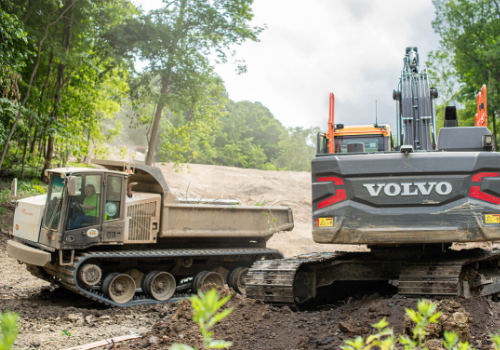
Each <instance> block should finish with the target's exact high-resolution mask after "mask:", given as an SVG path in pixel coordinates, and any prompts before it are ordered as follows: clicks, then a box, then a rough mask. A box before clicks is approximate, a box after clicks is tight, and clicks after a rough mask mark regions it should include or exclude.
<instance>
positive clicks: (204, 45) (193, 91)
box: [115, 0, 262, 164]
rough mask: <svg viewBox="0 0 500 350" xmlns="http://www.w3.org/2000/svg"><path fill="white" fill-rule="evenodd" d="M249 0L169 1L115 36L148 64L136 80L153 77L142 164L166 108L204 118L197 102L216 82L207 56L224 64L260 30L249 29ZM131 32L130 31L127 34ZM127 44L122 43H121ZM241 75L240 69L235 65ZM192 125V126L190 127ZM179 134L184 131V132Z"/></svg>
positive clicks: (152, 150)
mask: <svg viewBox="0 0 500 350" xmlns="http://www.w3.org/2000/svg"><path fill="white" fill-rule="evenodd" d="M252 3H253V0H237V1H235V0H219V1H209V0H173V1H170V2H168V3H166V4H165V6H164V7H163V8H162V9H159V10H154V11H151V12H150V13H149V14H147V15H145V16H143V17H141V18H139V19H138V20H136V21H131V22H130V23H128V24H127V26H126V27H125V28H123V29H122V30H121V32H120V34H118V35H116V38H120V39H121V40H119V42H118V41H116V42H115V44H116V45H117V46H118V47H121V46H123V44H122V43H126V44H125V45H129V48H124V49H123V50H124V51H127V52H129V53H130V52H137V53H138V55H139V57H140V58H141V59H142V60H144V61H146V62H147V63H148V66H147V69H146V71H145V73H144V76H145V77H147V78H146V79H143V80H142V81H143V82H144V83H145V84H148V85H149V84H150V81H151V80H152V79H153V78H157V79H158V80H157V84H158V91H157V94H156V96H155V103H156V111H155V115H154V119H153V122H152V127H151V137H150V140H149V152H148V156H147V160H146V163H147V164H152V163H153V159H154V153H155V146H156V142H157V138H158V130H159V126H160V119H161V117H162V114H163V110H164V108H165V107H166V106H168V108H169V109H170V110H171V111H172V112H174V113H177V112H186V113H188V115H191V117H192V118H193V119H197V120H198V121H201V120H203V119H204V118H205V115H203V114H202V111H201V110H200V109H198V105H199V100H200V98H202V97H201V96H202V95H203V94H204V93H205V94H206V93H208V94H210V92H211V89H210V87H211V86H213V84H214V80H217V79H218V78H217V77H216V75H215V74H214V72H213V67H212V66H211V64H210V62H209V59H208V57H209V56H210V55H211V54H215V55H216V57H217V59H218V61H220V62H226V61H227V55H226V51H227V50H228V49H230V47H231V46H232V45H234V44H241V43H242V42H243V41H245V40H253V41H257V35H258V34H259V33H260V32H261V31H262V28H258V27H251V26H250V25H249V24H248V23H249V22H250V21H251V19H252V18H253V14H252V11H251V5H252ZM131 28H134V30H133V31H131ZM127 40H128V41H127ZM239 69H240V72H243V71H244V69H245V67H239ZM190 126H191V127H194V124H193V125H190ZM185 132H188V134H189V129H188V128H186V129H185Z"/></svg>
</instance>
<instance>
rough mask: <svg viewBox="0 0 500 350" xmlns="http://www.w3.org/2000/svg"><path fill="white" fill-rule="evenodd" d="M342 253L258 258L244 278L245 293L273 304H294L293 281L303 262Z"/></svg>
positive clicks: (327, 258)
mask: <svg viewBox="0 0 500 350" xmlns="http://www.w3.org/2000/svg"><path fill="white" fill-rule="evenodd" d="M343 255H344V253H312V254H302V255H298V256H295V257H293V258H288V259H280V260H260V261H256V262H254V263H253V265H252V267H251V268H250V270H249V271H248V275H247V280H246V286H245V287H246V295H247V297H248V298H251V299H260V300H263V301H264V302H266V303H270V304H275V305H290V306H294V305H295V300H294V296H293V283H294V281H295V274H296V273H297V271H298V270H299V268H300V267H301V266H302V265H304V264H314V263H322V262H325V261H328V260H334V259H337V258H339V257H341V256H343Z"/></svg>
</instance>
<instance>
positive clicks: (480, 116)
mask: <svg viewBox="0 0 500 350" xmlns="http://www.w3.org/2000/svg"><path fill="white" fill-rule="evenodd" d="M476 126H485V127H488V107H487V105H486V85H483V87H482V88H481V92H479V93H478V94H477V114H476Z"/></svg>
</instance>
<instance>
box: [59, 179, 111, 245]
mask: <svg viewBox="0 0 500 350" xmlns="http://www.w3.org/2000/svg"><path fill="white" fill-rule="evenodd" d="M74 176H76V178H77V194H76V195H75V196H72V197H69V200H68V203H67V208H66V212H67V216H66V220H65V222H64V230H63V231H64V234H63V236H62V239H61V248H63V249H64V248H66V249H75V248H86V247H88V246H91V245H94V244H96V243H99V242H100V241H101V232H102V212H103V209H104V204H103V197H104V194H103V191H104V175H103V174H102V173H101V174H95V173H90V174H75V175H74Z"/></svg>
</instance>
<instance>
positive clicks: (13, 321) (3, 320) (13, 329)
mask: <svg viewBox="0 0 500 350" xmlns="http://www.w3.org/2000/svg"><path fill="white" fill-rule="evenodd" d="M0 327H1V329H2V338H1V339H0V350H10V349H12V346H13V345H14V342H15V341H16V339H17V335H18V334H19V329H18V328H17V314H15V313H11V312H10V311H7V312H5V313H0Z"/></svg>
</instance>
